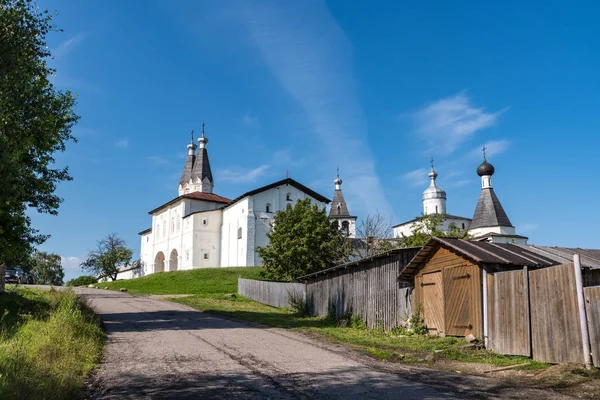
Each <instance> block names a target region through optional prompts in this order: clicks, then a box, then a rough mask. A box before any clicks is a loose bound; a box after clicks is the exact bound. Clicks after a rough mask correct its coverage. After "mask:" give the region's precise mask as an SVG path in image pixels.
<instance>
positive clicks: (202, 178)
mask: <svg viewBox="0 0 600 400" xmlns="http://www.w3.org/2000/svg"><path fill="white" fill-rule="evenodd" d="M198 143H199V144H200V146H199V147H200V148H199V149H198V156H197V157H196V161H195V162H194V168H193V169H192V176H191V178H192V179H191V180H192V185H193V189H194V190H193V191H194V192H202V193H212V192H213V188H214V186H215V182H214V181H213V176H212V171H211V170H210V162H209V161H208V151H207V150H206V144H207V143H208V139H207V138H206V136H204V122H203V123H202V136H201V137H200V138H198Z"/></svg>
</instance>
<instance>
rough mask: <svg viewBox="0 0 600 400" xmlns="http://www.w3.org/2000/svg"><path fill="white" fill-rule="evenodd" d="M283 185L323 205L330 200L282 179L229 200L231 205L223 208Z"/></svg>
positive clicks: (290, 179) (291, 181) (297, 183)
mask: <svg viewBox="0 0 600 400" xmlns="http://www.w3.org/2000/svg"><path fill="white" fill-rule="evenodd" d="M284 185H290V186H293V187H295V188H296V189H298V190H300V191H302V192H304V193H306V194H307V195H309V196H311V197H312V198H313V199H315V200H317V201H321V202H323V203H326V204H327V203H330V202H331V200H329V199H328V198H327V197H325V196H323V195H321V194H319V193H317V192H315V191H314V190H312V189H309V188H308V187H306V186H304V185H303V184H301V183H300V182H298V181H295V180H294V179H292V178H286V179H282V180H280V181H277V182H273V183H271V184H270V185H266V186H263V187H260V188H258V189H254V190H251V191H249V192H246V193H244V194H243V195H241V196H238V197H236V198H235V199H233V200H231V204H228V205H227V206H225V207H224V208H227V207H229V206H232V205H233V204H235V203H237V202H238V201H240V200H241V199H243V198H244V197H248V196H253V195H255V194H258V193H261V192H264V191H265V190H269V189H273V188H276V187H278V186H284Z"/></svg>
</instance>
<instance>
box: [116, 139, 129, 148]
mask: <svg viewBox="0 0 600 400" xmlns="http://www.w3.org/2000/svg"><path fill="white" fill-rule="evenodd" d="M115 147H118V148H119V149H126V148H128V147H129V139H128V138H123V139H121V140H119V141H117V142H116V143H115Z"/></svg>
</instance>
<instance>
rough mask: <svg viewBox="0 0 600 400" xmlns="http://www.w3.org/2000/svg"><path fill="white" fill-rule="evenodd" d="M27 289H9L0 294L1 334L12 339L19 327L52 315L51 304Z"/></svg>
mask: <svg viewBox="0 0 600 400" xmlns="http://www.w3.org/2000/svg"><path fill="white" fill-rule="evenodd" d="M27 290H28V289H27V288H23V287H21V288H18V289H17V288H16V287H13V288H7V290H6V291H5V292H3V293H2V294H0V334H2V336H3V337H4V338H5V339H10V338H11V337H13V336H14V335H15V333H16V332H17V331H18V329H19V326H20V325H22V324H23V323H25V322H26V321H28V320H30V319H32V318H36V319H45V318H47V317H48V316H49V315H50V311H51V309H52V306H51V305H50V303H49V302H48V301H47V300H45V299H42V298H40V297H39V296H37V295H35V294H34V293H33V292H31V291H29V293H28V294H29V295H28V296H27V295H25V294H26V293H27Z"/></svg>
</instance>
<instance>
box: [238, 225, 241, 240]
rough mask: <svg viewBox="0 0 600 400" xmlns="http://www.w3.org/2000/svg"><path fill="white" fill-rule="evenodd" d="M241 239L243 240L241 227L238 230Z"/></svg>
mask: <svg viewBox="0 0 600 400" xmlns="http://www.w3.org/2000/svg"><path fill="white" fill-rule="evenodd" d="M241 238H242V228H241V227H239V228H238V239H241Z"/></svg>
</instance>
